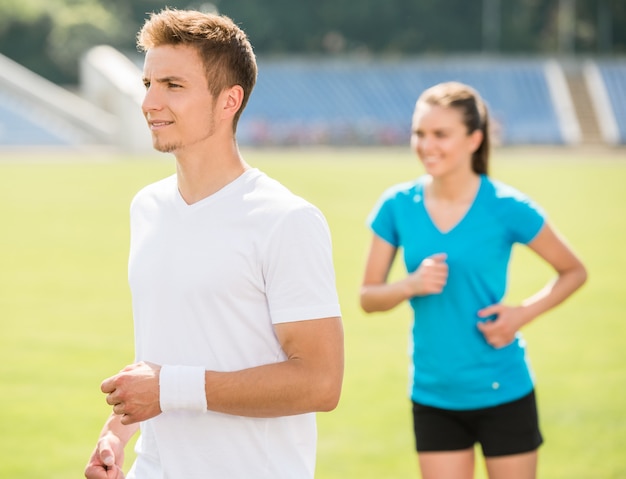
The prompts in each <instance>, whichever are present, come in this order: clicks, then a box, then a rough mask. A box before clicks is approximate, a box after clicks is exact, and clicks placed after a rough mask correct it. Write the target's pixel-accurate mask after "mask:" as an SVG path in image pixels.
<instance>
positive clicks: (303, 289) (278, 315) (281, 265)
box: [263, 204, 341, 324]
mask: <svg viewBox="0 0 626 479" xmlns="http://www.w3.org/2000/svg"><path fill="white" fill-rule="evenodd" d="M263 270H264V275H265V285H266V295H267V299H268V306H269V309H270V315H271V317H272V322H273V323H274V324H276V323H285V322H291V321H302V320H309V319H320V318H327V317H335V316H340V315H341V311H340V307H339V300H338V295H337V290H336V284H335V271H334V266H333V260H332V244H331V237H330V231H329V228H328V224H327V222H326V219H325V218H324V216H323V215H322V213H321V212H320V211H319V210H318V209H317V208H316V207H314V206H312V205H310V204H307V205H305V206H302V207H300V208H297V209H294V210H292V211H290V212H289V213H288V214H287V215H286V217H285V218H284V219H283V220H282V221H281V223H280V224H279V225H278V226H277V228H276V229H275V230H274V231H272V232H271V234H270V237H269V238H268V243H267V254H266V255H265V259H264V266H263Z"/></svg>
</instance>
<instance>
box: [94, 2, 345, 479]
mask: <svg viewBox="0 0 626 479" xmlns="http://www.w3.org/2000/svg"><path fill="white" fill-rule="evenodd" d="M138 45H139V47H140V48H141V49H143V50H144V51H145V52H146V56H145V64H144V73H143V75H144V83H145V86H146V96H145V99H144V102H143V105H142V109H143V112H144V115H145V117H146V120H147V122H148V126H149V128H150V130H151V132H152V138H153V144H154V147H155V149H157V150H159V151H162V152H171V153H173V154H174V156H175V158H176V174H175V175H173V176H172V177H170V178H166V179H164V180H161V181H159V182H157V183H155V184H153V185H150V186H147V187H146V188H144V189H143V190H142V191H140V192H139V193H138V194H137V196H136V197H135V198H134V199H133V202H132V204H131V244H130V255H129V282H130V287H131V292H132V298H133V315H134V321H135V345H136V363H135V364H132V365H130V366H127V367H126V368H124V369H123V370H122V371H121V372H120V373H119V374H116V375H115V376H112V377H110V378H108V379H106V380H105V381H104V382H103V383H102V391H103V392H104V393H105V394H107V396H106V401H107V403H108V404H110V405H112V406H113V413H112V415H111V416H110V418H109V419H108V420H107V422H106V424H105V426H104V428H103V430H102V433H101V435H100V439H99V441H98V443H97V446H96V448H95V450H94V452H93V454H92V456H91V458H90V459H89V462H88V464H87V466H86V469H85V476H86V477H87V478H88V479H105V478H106V479H121V478H124V474H123V472H122V467H123V453H124V446H125V445H126V443H127V442H128V441H129V440H130V438H131V437H132V436H133V435H134V434H135V432H136V431H137V430H138V429H139V428H140V429H141V436H140V438H139V439H138V442H137V446H136V450H137V459H136V461H135V463H134V464H133V466H132V468H131V470H130V472H129V473H128V478H129V479H131V478H136V479H156V478H159V479H160V478H174V479H183V478H184V479H193V478H209V477H210V478H223V479H237V478H242V479H243V478H245V479H250V478H272V479H280V478H284V479H294V478H295V479H300V478H312V477H313V475H314V468H315V443H316V426H315V414H314V413H315V412H316V411H328V410H332V409H334V408H335V407H336V405H337V402H338V400H339V396H340V392H341V384H342V379H343V330H342V324H341V318H340V310H339V304H338V299H337V293H336V289H335V279H334V270H333V266H332V259H331V256H332V255H331V243H330V235H329V232H328V227H327V224H326V221H325V219H324V217H323V216H322V214H321V213H320V212H319V211H318V209H317V208H315V207H314V206H312V205H311V204H309V203H307V202H306V201H304V200H303V199H301V198H299V197H297V196H295V195H293V194H292V193H290V192H289V191H288V190H287V189H286V188H284V187H283V186H282V185H280V184H279V183H277V182H276V181H274V180H272V179H270V178H268V177H267V176H266V175H264V174H263V173H261V172H260V171H259V170H257V169H254V168H251V167H250V166H249V165H248V164H246V163H245V161H244V160H243V158H242V156H241V154H240V152H239V149H238V146H237V142H236V137H235V132H236V127H237V121H238V119H239V116H240V114H241V111H242V110H243V108H244V107H245V105H246V102H247V100H248V97H249V95H250V92H251V91H252V88H253V86H254V83H255V81H256V72H257V70H256V61H255V57H254V53H253V51H252V47H251V46H250V43H249V41H248V39H247V38H246V36H245V34H244V33H243V32H242V31H241V30H240V29H239V28H238V27H237V26H236V25H235V24H234V23H233V22H232V21H231V20H230V19H228V18H227V17H224V16H217V15H210V14H203V13H199V12H193V11H178V10H170V9H166V10H163V11H162V12H160V13H158V14H153V15H152V16H151V17H150V19H149V20H148V21H147V22H146V24H145V25H144V27H143V28H142V30H141V31H140V33H139V36H138Z"/></svg>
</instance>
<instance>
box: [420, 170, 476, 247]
mask: <svg viewBox="0 0 626 479" xmlns="http://www.w3.org/2000/svg"><path fill="white" fill-rule="evenodd" d="M484 183H485V175H480V177H479V183H478V188H476V193H475V194H474V198H473V199H472V202H471V203H470V205H469V207H468V208H467V210H466V211H465V213H464V214H463V215H462V216H461V217H460V218H459V220H458V221H457V222H456V223H455V224H454V225H452V227H450V228H449V229H447V230H442V229H441V228H440V227H439V225H437V223H436V222H435V220H434V219H433V217H432V216H431V214H430V211H428V207H427V206H426V182H425V178H424V179H422V181H420V188H421V190H422V191H421V195H422V199H423V201H422V207H423V208H424V213H425V214H426V216H427V217H428V220H429V221H430V224H431V225H432V226H433V228H434V229H435V230H436V231H437V232H438V233H439V234H440V235H443V236H446V235H449V234H451V233H453V232H454V231H456V230H457V229H458V228H459V227H460V226H461V225H462V224H463V223H464V222H465V221H466V218H467V217H468V216H469V215H470V214H471V213H472V211H473V210H474V209H475V207H476V203H477V201H478V197H479V196H480V192H481V191H482V190H483V186H484Z"/></svg>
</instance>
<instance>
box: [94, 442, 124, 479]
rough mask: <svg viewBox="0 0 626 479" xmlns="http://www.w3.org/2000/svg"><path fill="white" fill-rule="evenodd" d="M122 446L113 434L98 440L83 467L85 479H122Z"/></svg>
mask: <svg viewBox="0 0 626 479" xmlns="http://www.w3.org/2000/svg"><path fill="white" fill-rule="evenodd" d="M123 463H124V446H123V445H122V444H121V442H120V440H119V439H118V438H117V437H116V436H115V435H114V434H110V433H109V434H106V435H104V436H102V437H101V438H100V440H99V441H98V444H97V445H96V449H95V450H94V452H93V454H92V455H91V457H90V458H89V462H88V463H87V466H86V467H85V477H86V478H87V479H124V473H123V472H122V465H123Z"/></svg>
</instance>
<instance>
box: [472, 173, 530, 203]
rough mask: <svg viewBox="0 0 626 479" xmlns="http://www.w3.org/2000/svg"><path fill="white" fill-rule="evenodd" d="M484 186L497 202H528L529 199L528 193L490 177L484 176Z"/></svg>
mask: <svg viewBox="0 0 626 479" xmlns="http://www.w3.org/2000/svg"><path fill="white" fill-rule="evenodd" d="M483 185H484V188H485V190H486V191H487V192H488V193H489V194H490V196H492V197H493V198H495V199H497V200H502V201H512V202H527V201H528V199H529V198H528V195H527V194H526V193H524V192H522V191H520V190H519V189H517V188H515V187H514V186H511V185H509V184H508V183H504V182H503V181H500V180H496V179H494V178H490V177H488V176H483Z"/></svg>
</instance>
